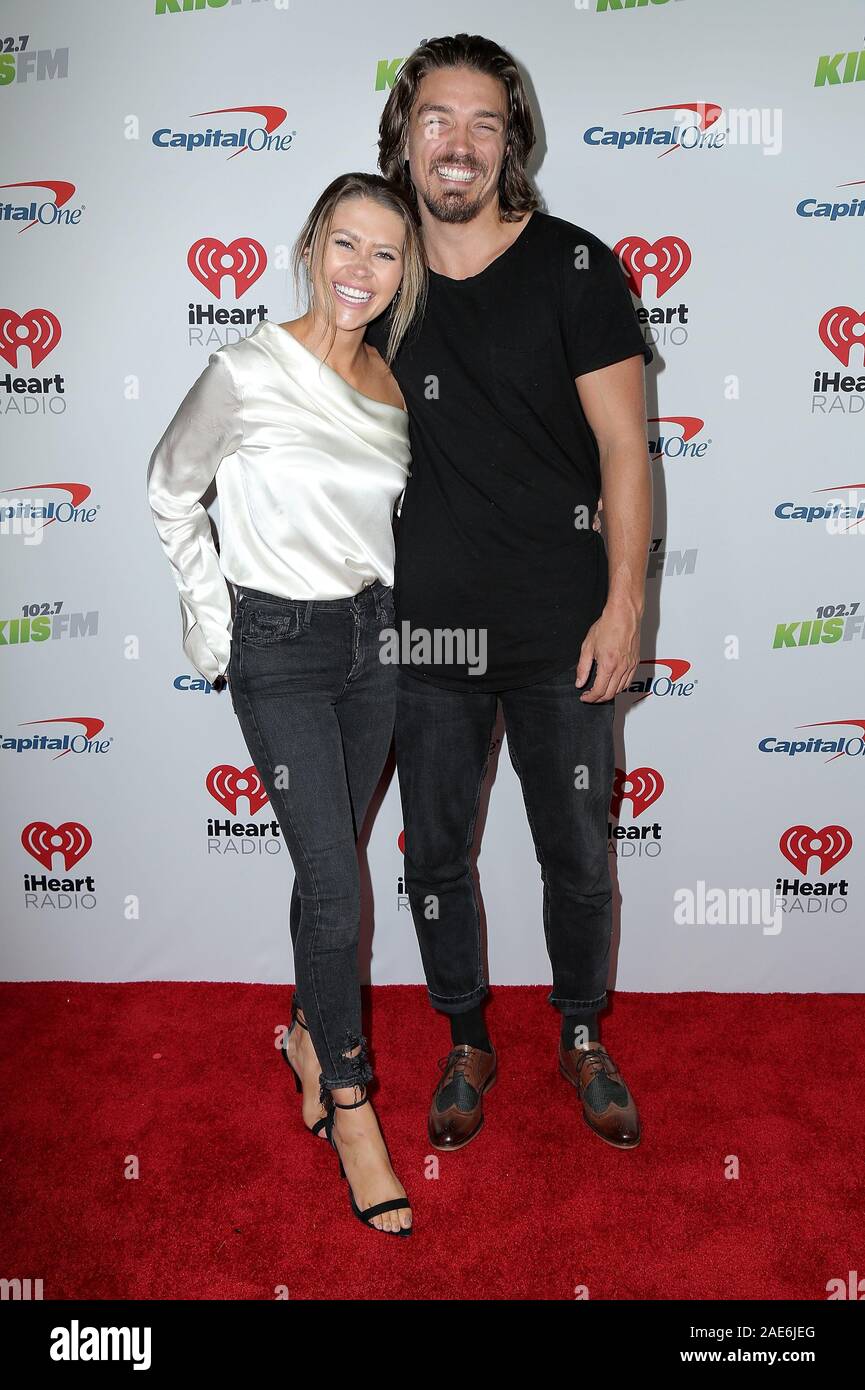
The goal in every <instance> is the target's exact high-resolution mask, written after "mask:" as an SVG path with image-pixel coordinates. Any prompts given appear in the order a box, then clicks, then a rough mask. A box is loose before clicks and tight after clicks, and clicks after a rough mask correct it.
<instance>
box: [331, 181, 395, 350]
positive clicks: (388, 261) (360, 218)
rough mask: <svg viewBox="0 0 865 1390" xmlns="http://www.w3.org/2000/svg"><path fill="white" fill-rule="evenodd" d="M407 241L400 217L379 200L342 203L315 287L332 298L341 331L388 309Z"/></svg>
mask: <svg viewBox="0 0 865 1390" xmlns="http://www.w3.org/2000/svg"><path fill="white" fill-rule="evenodd" d="M404 239H405V233H404V228H403V221H402V218H401V217H400V215H399V213H396V212H393V211H392V210H391V209H390V208H386V207H382V205H381V203H378V202H376V201H375V199H374V198H340V200H339V202H338V203H337V205H336V207H335V208H334V210H333V218H332V219H331V224H330V230H329V231H328V234H327V240H326V242H325V246H324V254H323V257H322V265H321V272H320V276H319V284H318V285H317V286H316V291H317V293H318V294H319V295H329V296H330V298H331V300H332V302H333V306H334V312H335V315H336V324H337V327H338V328H349V329H350V328H360V327H361V326H362V325H364V324H367V323H369V322H370V320H371V319H374V318H378V316H379V314H381V313H383V312H384V310H385V309H386V308H387V306H388V304H389V303H390V301H391V300H392V299H393V297H394V295H395V294H396V292H397V290H398V289H399V284H400V281H401V279H402V274H403V243H404Z"/></svg>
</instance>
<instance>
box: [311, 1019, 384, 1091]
mask: <svg viewBox="0 0 865 1390" xmlns="http://www.w3.org/2000/svg"><path fill="white" fill-rule="evenodd" d="M337 1064H338V1069H339V1070H338V1075H336V1076H333V1077H326V1076H324V1075H323V1074H322V1075H321V1076H320V1077H319V1082H320V1086H321V1090H320V1092H319V1098H320V1102H321V1104H322V1105H324V1106H326V1105H327V1103H328V1101H329V1100H330V1099H331V1095H330V1093H331V1091H336V1090H339V1089H340V1088H341V1087H344V1086H345V1087H348V1086H352V1087H354V1088H355V1090H357V1091H362V1090H363V1089H364V1087H365V1086H366V1085H367V1083H368V1082H369V1081H371V1080H372V1075H373V1072H372V1067H371V1066H370V1063H369V1057H368V1055H367V1049H366V1038H365V1037H363V1036H360V1037H358V1035H357V1034H356V1033H351V1032H350V1031H348V1030H346V1033H345V1037H344V1039H343V1046H342V1050H341V1052H340V1053H339V1056H338V1058H337ZM356 1099H358V1100H359V1099H360V1097H359V1096H357V1097H356Z"/></svg>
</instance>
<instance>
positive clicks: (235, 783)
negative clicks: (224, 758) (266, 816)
mask: <svg viewBox="0 0 865 1390" xmlns="http://www.w3.org/2000/svg"><path fill="white" fill-rule="evenodd" d="M204 785H205V786H206V787H207V790H208V791H209V792H210V795H211V796H212V797H213V798H214V799H215V800H216V801H218V802H219V804H220V806H224V807H225V809H226V811H230V812H231V814H232V815H233V816H236V815H239V812H238V809H237V804H238V802H239V801H240V798H241V797H245V798H246V800H247V801H248V803H249V814H250V815H251V816H254V815H256V814H257V813H258V812H259V811H260V810H261V808H262V806H264V805H265V803H266V802H267V792H266V791H265V790H264V786H263V784H262V781H261V778H260V777H259V775H258V772H257V771H256V769H255V768H254V767H247V768H244V769H243V771H242V772H241V770H240V768H237V767H232V766H231V764H230V763H220V764H219V765H218V767H212V768H211V769H210V771H209V772H208V774H207V777H206V778H205V783H204Z"/></svg>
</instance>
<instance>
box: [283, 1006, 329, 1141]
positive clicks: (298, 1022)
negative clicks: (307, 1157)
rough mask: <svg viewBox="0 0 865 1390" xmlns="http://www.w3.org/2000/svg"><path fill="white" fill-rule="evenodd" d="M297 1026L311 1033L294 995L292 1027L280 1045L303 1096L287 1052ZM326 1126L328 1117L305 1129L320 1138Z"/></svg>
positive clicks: (298, 1079) (323, 1116) (297, 1089)
mask: <svg viewBox="0 0 865 1390" xmlns="http://www.w3.org/2000/svg"><path fill="white" fill-rule="evenodd" d="M295 1026H297V1027H298V1028H302V1029H303V1031H304V1032H305V1033H308V1032H309V1029H308V1028H307V1026H306V1024H305V1023H304V1021H303V1019H302V1018H301V1017H300V1015H299V1014H298V1011H297V1002H296V1000H295V997H294V995H292V996H291V1027H290V1028H289V1030H288V1032H287V1033H286V1035H285V1037H284V1038H283V1040H282V1042H281V1043H280V1045H279V1050H280V1052H281V1053H282V1055H283V1057H284V1058H285V1060H286V1062H288V1065H289V1066H290V1067H291V1074H292V1076H293V1077H294V1087H295V1090H296V1091H297V1092H298V1094H299V1095H303V1082H302V1081H301V1079H300V1075H299V1073H298V1071H297V1068H296V1067H295V1065H294V1063H293V1062H292V1061H290V1060H289V1056H288V1052H287V1051H286V1043H287V1042H288V1040H289V1038H290V1037H291V1035H292V1033H293V1032H294V1029H295ZM326 1125H327V1116H326V1115H322V1117H321V1119H320V1120H316V1122H315V1124H314V1125H304V1128H305V1129H307V1130H308V1131H309V1133H310V1134H314V1135H316V1136H318V1135H319V1134H321V1131H322V1130H323V1129H324V1128H325V1126H326Z"/></svg>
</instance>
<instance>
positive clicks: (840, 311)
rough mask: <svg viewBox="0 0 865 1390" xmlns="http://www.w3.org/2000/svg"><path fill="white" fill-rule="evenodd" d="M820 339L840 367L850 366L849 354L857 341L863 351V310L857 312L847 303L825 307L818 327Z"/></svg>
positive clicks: (864, 315) (864, 322) (864, 319)
mask: <svg viewBox="0 0 865 1390" xmlns="http://www.w3.org/2000/svg"><path fill="white" fill-rule="evenodd" d="M818 332H819V334H820V341H821V343H822V344H823V346H824V347H827V348H828V349H829V351H830V352H831V353H832V356H833V357H837V359H838V361H839V362H840V363H841V366H842V367H849V366H850V354H851V352H852V351H853V348H854V347H855V346H856V344H857V343H859V344H861V346H862V348H863V352H865V312H863V313H861V314H860V313H857V312H856V310H855V309H851V308H850V306H849V305H847V304H837V305H836V306H835V307H834V308H833V309H827V310H826V312H825V314H824V315H823V317H822V318H821V320H820V326H819V329H818Z"/></svg>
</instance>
